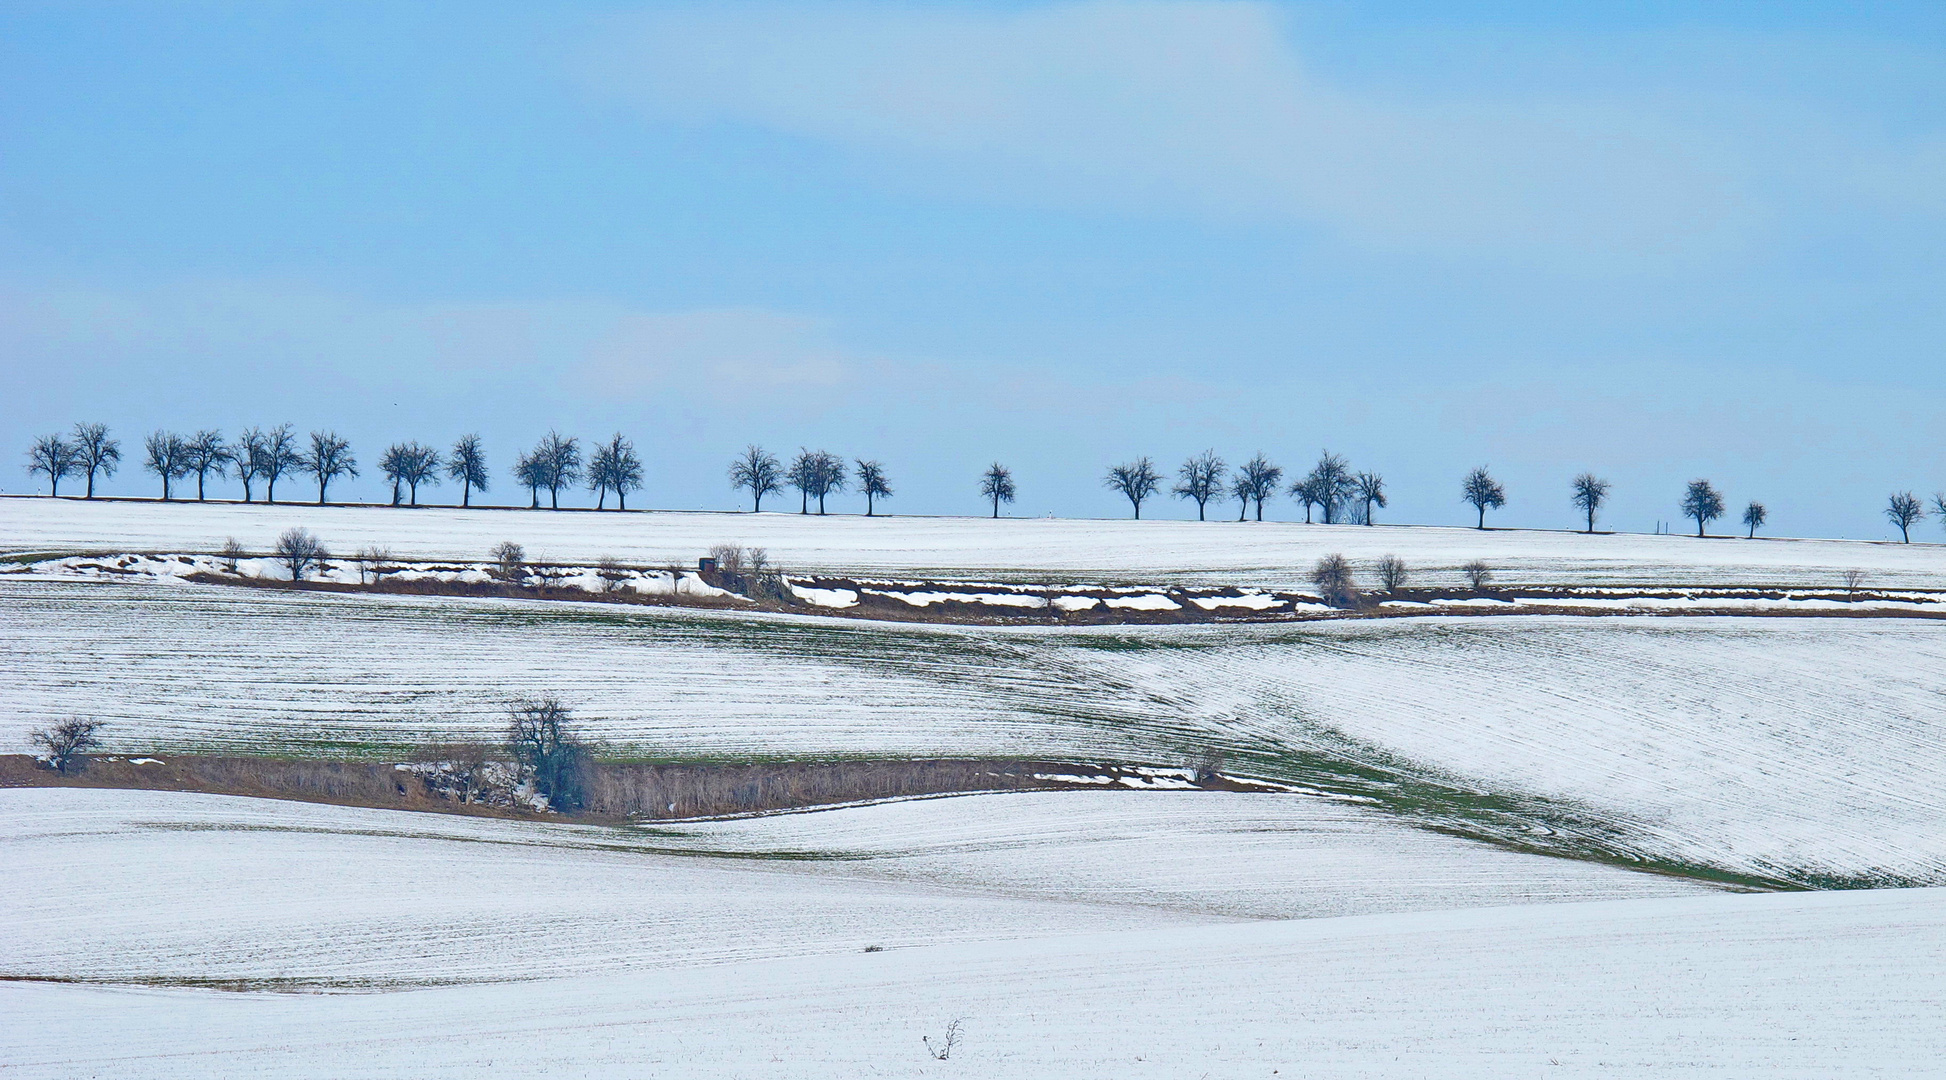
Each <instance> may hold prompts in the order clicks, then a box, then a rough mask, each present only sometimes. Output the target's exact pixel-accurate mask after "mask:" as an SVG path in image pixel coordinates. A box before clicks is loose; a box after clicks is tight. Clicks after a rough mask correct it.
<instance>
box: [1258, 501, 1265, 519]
mask: <svg viewBox="0 0 1946 1080" xmlns="http://www.w3.org/2000/svg"><path fill="white" fill-rule="evenodd" d="M1263 519H1264V501H1263V500H1262V499H1258V500H1257V520H1258V521H1262V520H1263Z"/></svg>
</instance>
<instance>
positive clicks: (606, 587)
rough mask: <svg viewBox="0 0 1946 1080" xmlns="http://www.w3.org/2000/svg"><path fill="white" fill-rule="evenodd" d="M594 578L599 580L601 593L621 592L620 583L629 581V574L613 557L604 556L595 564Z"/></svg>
mask: <svg viewBox="0 0 1946 1080" xmlns="http://www.w3.org/2000/svg"><path fill="white" fill-rule="evenodd" d="M595 576H596V577H599V578H600V579H601V591H602V592H606V593H612V592H620V591H621V590H622V582H624V581H627V580H628V579H629V572H628V571H627V570H626V569H624V568H623V567H622V564H621V563H620V562H619V561H618V560H616V559H615V558H614V557H613V556H605V557H603V559H602V560H601V562H600V563H598V564H596V567H595Z"/></svg>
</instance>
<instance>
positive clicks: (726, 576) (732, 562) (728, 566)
mask: <svg viewBox="0 0 1946 1080" xmlns="http://www.w3.org/2000/svg"><path fill="white" fill-rule="evenodd" d="M709 557H710V558H711V559H714V560H715V561H716V572H717V573H719V574H721V575H723V580H725V581H732V582H734V581H740V580H741V579H742V578H743V549H742V548H740V547H738V546H737V545H735V544H718V545H716V546H715V547H713V548H711V549H709Z"/></svg>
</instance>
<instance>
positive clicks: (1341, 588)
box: [1311, 553, 1358, 607]
mask: <svg viewBox="0 0 1946 1080" xmlns="http://www.w3.org/2000/svg"><path fill="white" fill-rule="evenodd" d="M1311 584H1313V585H1316V586H1317V587H1318V595H1319V596H1322V597H1323V598H1324V602H1325V603H1327V604H1330V605H1331V606H1332V607H1350V606H1351V605H1352V604H1353V603H1355V602H1356V601H1357V599H1358V589H1357V586H1356V584H1355V583H1354V582H1353V580H1352V576H1351V563H1350V562H1348V561H1346V559H1345V557H1344V556H1343V555H1339V554H1336V553H1333V554H1330V555H1326V556H1325V557H1323V558H1321V559H1319V560H1318V563H1317V565H1316V566H1314V567H1312V568H1311Z"/></svg>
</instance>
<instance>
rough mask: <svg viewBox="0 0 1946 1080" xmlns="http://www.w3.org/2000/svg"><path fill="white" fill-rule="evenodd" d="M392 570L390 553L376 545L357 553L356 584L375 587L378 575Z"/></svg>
mask: <svg viewBox="0 0 1946 1080" xmlns="http://www.w3.org/2000/svg"><path fill="white" fill-rule="evenodd" d="M391 570H392V552H391V551H390V550H389V549H387V548H382V547H379V546H377V545H373V546H371V547H368V548H366V549H365V550H363V551H360V552H359V553H358V583H359V584H360V585H376V584H377V583H378V580H379V577H380V575H383V574H387V573H390V572H391Z"/></svg>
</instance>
